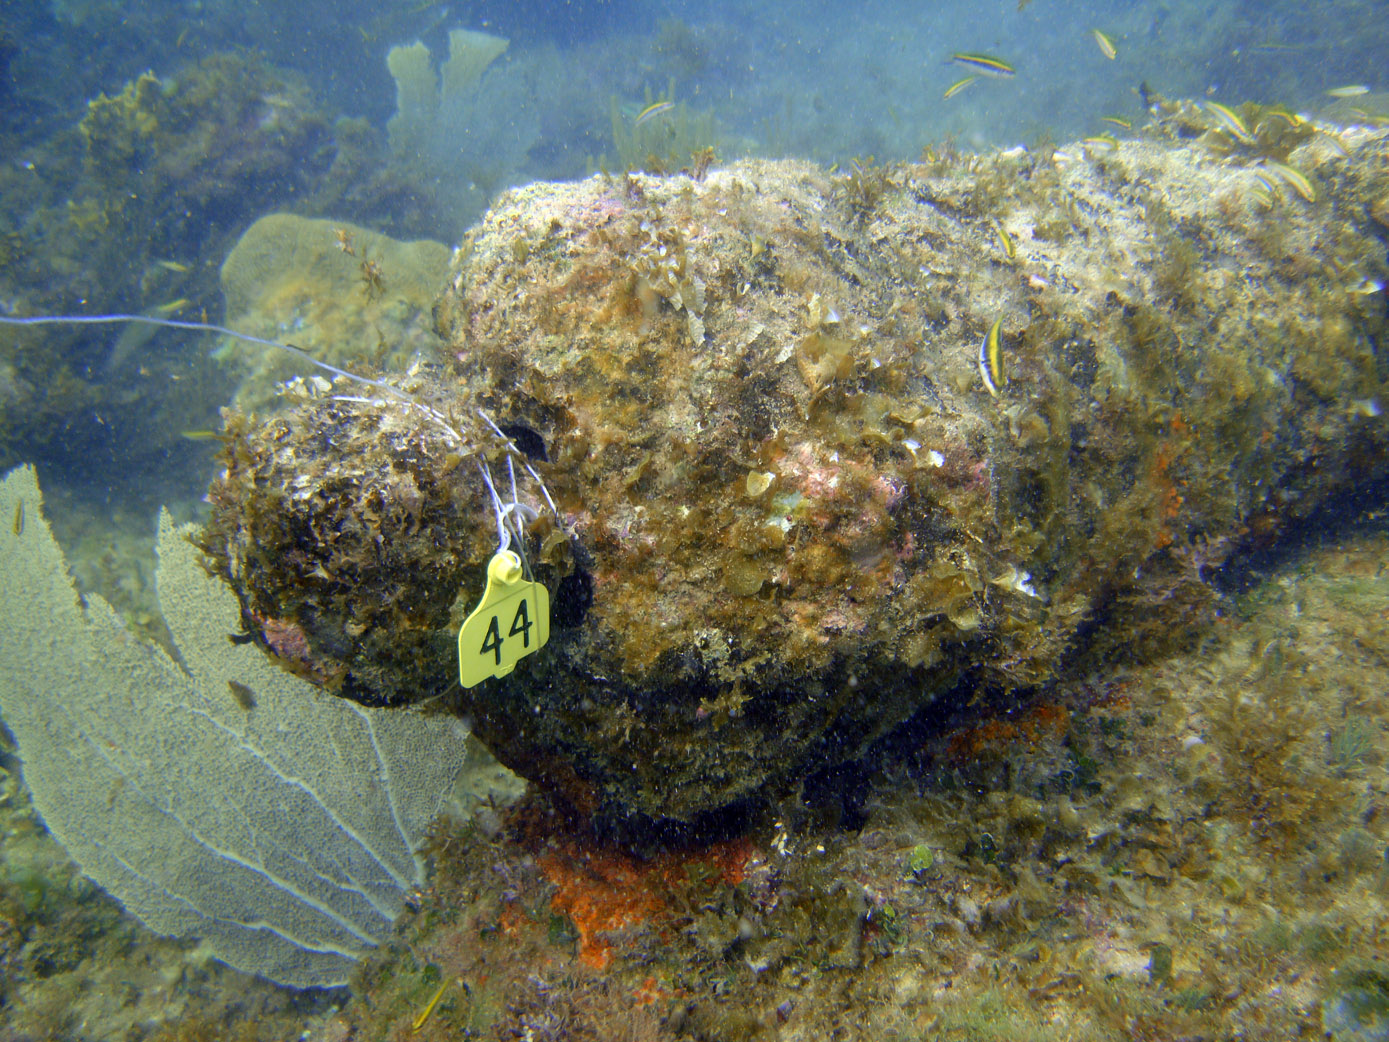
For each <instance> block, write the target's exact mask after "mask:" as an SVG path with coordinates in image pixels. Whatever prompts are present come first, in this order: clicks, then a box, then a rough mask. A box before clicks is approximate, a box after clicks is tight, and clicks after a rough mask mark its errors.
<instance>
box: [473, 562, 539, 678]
mask: <svg viewBox="0 0 1389 1042" xmlns="http://www.w3.org/2000/svg"><path fill="white" fill-rule="evenodd" d="M549 639H550V591H549V590H547V589H545V585H544V584H543V583H538V582H529V581H527V580H526V578H525V574H524V572H523V570H522V568H521V559H520V558H519V557H517V556H516V554H515V553H513V552H512V551H510V550H498V551H497V552H496V553H495V554H493V555H492V560H491V561H489V562H488V563H487V589H486V591H485V592H484V593H483V595H482V600H481V602H479V604H478V606H477V607H476V608H474V609H473V613H472V614H471V615H469V616H468V619H467V621H466V622H464V623H463V628H462V629H460V630H459V631H458V682H459V683H460V684H462V685H463V686H464V687H474V686H475V685H477V684H480V683H482V682H483V681H484V680H486V679H487V678H488V677H504V676H506V675H507V674H508V673H510V672H511V671H512V670H513V669H515V668H516V663H517V662H519V661H520V660H521V659H522V658H524V657H525V656H527V655H529V654H531V653H533V652H536V651H539V650H540V649H541V648H543V647H544V646H545V642H546V641H547V640H549Z"/></svg>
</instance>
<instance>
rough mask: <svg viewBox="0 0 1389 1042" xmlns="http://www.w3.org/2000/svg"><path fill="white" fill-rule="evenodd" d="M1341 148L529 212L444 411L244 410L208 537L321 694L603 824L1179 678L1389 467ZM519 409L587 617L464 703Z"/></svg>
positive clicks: (386, 399)
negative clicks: (1146, 663)
mask: <svg viewBox="0 0 1389 1042" xmlns="http://www.w3.org/2000/svg"><path fill="white" fill-rule="evenodd" d="M1309 135H1310V136H1306V137H1305V138H1303V139H1300V140H1299V142H1298V143H1297V144H1296V148H1295V149H1294V148H1292V146H1291V145H1289V149H1291V150H1285V151H1286V154H1284V153H1283V152H1280V153H1279V154H1278V157H1279V159H1280V160H1286V163H1285V164H1283V165H1282V166H1281V167H1280V166H1279V165H1278V164H1276V163H1274V161H1273V160H1272V159H1271V158H1270V157H1265V156H1261V155H1258V154H1256V153H1253V152H1249V153H1248V154H1245V153H1241V152H1239V151H1238V150H1236V151H1234V152H1231V151H1230V150H1229V149H1219V148H1213V147H1211V143H1210V142H1209V141H1205V140H1202V141H1179V140H1176V138H1177V137H1178V136H1179V135H1177V134H1175V133H1174V134H1173V135H1172V137H1173V140H1164V139H1162V136H1161V134H1160V133H1151V134H1150V136H1149V137H1147V138H1145V139H1143V140H1134V141H1123V142H1114V141H1111V140H1105V141H1103V142H1100V143H1098V144H1094V145H1085V146H1081V145H1077V146H1074V147H1072V148H1068V149H1066V150H1059V149H1058V150H1046V151H1040V152H1038V151H1026V150H1022V149H1018V150H1013V151H1010V152H1003V153H997V154H993V155H987V156H975V155H956V154H953V153H950V154H929V155H928V156H926V157H925V158H924V159H923V161H922V162H920V163H916V164H910V165H894V166H886V167H880V166H873V165H871V164H854V165H853V167H852V169H851V170H849V171H848V172H847V173H832V172H828V171H826V170H823V169H820V168H817V167H813V166H809V165H805V164H801V163H796V162H746V163H740V164H736V165H734V166H731V167H728V168H726V169H717V170H711V171H708V172H707V173H706V172H703V171H701V172H700V173H702V174H703V176H702V178H701V179H696V178H694V177H692V176H687V175H680V176H673V177H662V178H657V177H650V176H645V175H641V174H627V175H625V176H621V177H606V176H594V177H591V178H589V179H587V180H584V181H580V182H577V183H570V184H536V185H531V186H528V187H525V188H521V189H517V190H514V191H511V192H508V193H506V194H504V195H503V196H502V197H501V198H500V199H499V200H498V201H497V203H496V205H495V206H494V207H493V208H492V209H491V210H490V211H489V212H488V214H487V215H486V217H485V218H484V219H483V221H482V222H481V224H480V225H479V226H478V227H477V228H475V229H474V230H473V231H472V232H471V233H469V235H468V236H467V237H466V239H465V241H464V242H463V244H462V246H461V247H460V248H459V249H458V251H457V253H456V255H455V257H454V260H453V269H452V271H453V274H452V278H451V283H450V288H449V289H448V290H447V292H446V293H445V295H444V297H443V299H442V300H441V301H440V303H439V305H438V306H437V307H436V309H435V320H436V324H437V326H438V332H439V333H440V335H441V337H442V338H443V341H444V343H445V344H446V352H447V353H446V355H445V356H444V357H443V358H437V357H436V358H432V359H430V360H429V363H430V364H428V365H424V366H420V367H417V368H416V370H415V371H413V372H412V373H411V374H410V375H409V376H408V377H405V378H402V379H401V380H400V381H399V385H400V387H401V388H402V389H403V390H404V391H405V392H406V393H408V394H410V395H412V396H413V397H414V398H415V399H417V400H419V401H425V402H428V403H430V406H431V408H432V409H433V410H436V412H437V416H435V415H431V414H428V413H426V411H425V410H424V409H422V408H420V407H418V406H416V405H414V404H411V403H408V402H405V401H403V400H401V399H398V398H396V397H393V396H391V395H387V394H377V393H376V392H374V391H372V390H371V389H370V388H368V389H367V391H366V392H365V393H363V392H361V391H360V390H352V389H350V385H347V384H345V383H344V384H339V385H338V387H337V389H336V393H335V394H330V395H324V396H318V397H306V398H305V400H303V401H300V402H298V403H296V404H293V405H292V406H291V407H290V408H288V409H287V410H286V411H284V412H282V413H280V414H278V415H276V416H273V417H271V418H270V419H269V420H268V421H265V422H252V421H250V420H249V419H247V418H246V417H243V416H238V415H232V416H230V417H229V420H228V433H229V435H230V438H229V439H228V445H227V450H226V453H225V460H226V466H227V469H226V472H225V474H224V475H223V476H222V477H221V478H220V479H219V480H218V481H217V482H216V483H215V484H214V487H213V490H212V502H213V505H214V512H213V518H212V520H211V522H210V523H209V525H208V527H207V530H206V532H205V535H204V539H203V545H204V548H205V550H206V551H207V552H208V553H209V555H210V558H211V560H212V562H213V566H214V567H215V568H216V569H217V570H218V571H219V572H220V573H221V574H223V575H224V576H226V577H227V579H228V580H229V581H230V582H231V583H232V585H233V586H234V587H235V588H236V590H237V592H238V595H239V596H240V598H241V601H242V604H243V609H244V618H245V620H246V624H247V628H248V630H249V631H250V632H251V633H252V635H253V636H254V637H255V638H256V639H257V640H258V641H259V642H261V643H262V644H263V645H264V646H265V647H267V648H268V649H269V650H270V651H272V652H273V653H275V654H277V655H278V656H279V657H280V658H281V659H282V661H284V662H285V663H286V664H287V665H289V666H291V667H292V668H295V669H296V670H298V671H300V672H301V673H303V674H305V675H308V676H312V677H315V678H316V679H318V680H319V681H320V682H322V683H324V684H325V685H326V686H328V687H330V688H332V689H334V690H336V691H338V692H339V693H341V694H343V695H345V696H347V697H353V698H357V699H360V700H363V701H369V702H377V703H403V702H412V701H418V700H423V699H431V698H435V697H437V696H441V695H446V696H447V701H448V702H449V703H450V704H452V705H454V706H456V708H457V709H458V710H459V711H461V712H465V713H467V714H468V715H469V716H470V718H471V719H472V721H473V726H474V728H475V731H476V733H477V734H478V735H479V736H480V737H481V738H482V739H483V740H484V741H485V742H486V743H487V745H488V746H489V748H490V749H491V750H492V751H493V752H494V753H495V754H496V755H497V756H498V758H499V759H500V760H501V761H502V762H503V763H505V764H506V765H507V766H509V767H511V768H513V769H514V770H516V771H517V772H519V773H520V774H522V775H523V776H525V777H527V778H530V779H532V780H534V781H537V782H539V783H540V784H542V785H544V786H545V787H546V788H548V789H549V790H551V791H552V792H554V793H556V794H558V795H559V796H560V797H562V798H563V799H564V800H565V801H567V802H568V803H569V804H570V805H571V806H573V807H574V808H577V809H578V810H579V811H581V812H583V813H585V814H591V815H597V816H598V817H599V818H600V819H602V820H612V821H638V820H641V819H675V820H677V821H684V822H690V821H695V820H698V819H699V818H700V817H701V816H702V815H705V814H707V813H710V812H715V811H718V810H720V809H722V808H727V807H730V806H734V805H738V804H740V803H742V802H744V801H747V800H749V799H753V798H756V797H758V796H760V795H761V794H764V793H765V792H768V791H774V790H776V789H777V788H785V787H788V786H791V785H794V784H796V783H797V782H798V781H800V780H801V779H802V778H803V777H804V776H805V774H806V772H807V770H808V769H809V768H810V767H811V766H812V765H815V766H825V765H827V764H833V763H835V762H840V761H843V760H847V759H850V758H854V757H858V756H861V755H862V754H863V753H864V752H865V751H866V750H868V749H870V748H871V746H872V743H874V742H875V741H876V740H878V739H879V738H881V737H882V736H883V735H885V734H886V733H887V732H889V731H890V730H891V729H893V728H895V727H896V726H898V725H899V724H901V723H902V722H903V721H906V720H908V719H909V718H912V717H914V716H920V715H923V714H924V715H928V716H929V715H930V714H932V713H938V714H940V715H941V716H944V715H945V714H946V713H947V711H948V709H949V708H950V707H951V706H952V705H954V704H957V703H958V702H959V701H961V700H967V699H970V698H985V699H995V700H997V699H1005V698H1009V697H1011V694H1010V693H1013V692H1020V691H1025V690H1028V689H1031V688H1035V687H1037V686H1038V685H1044V684H1047V683H1049V682H1051V681H1053V680H1055V679H1056V678H1057V676H1058V673H1059V671H1060V670H1061V669H1062V668H1063V666H1064V665H1065V664H1066V663H1068V662H1071V661H1074V659H1075V658H1076V656H1077V655H1080V654H1084V655H1087V656H1090V661H1097V660H1106V658H1107V659H1108V660H1111V661H1112V660H1113V658H1114V657H1116V656H1126V657H1134V656H1142V655H1146V654H1151V653H1155V652H1169V651H1173V650H1177V649H1180V648H1181V647H1182V646H1183V645H1184V644H1185V643H1186V642H1187V640H1188V639H1189V637H1190V635H1191V634H1192V633H1193V632H1195V631H1196V630H1197V629H1198V628H1199V626H1200V625H1201V624H1202V623H1204V622H1206V621H1208V620H1209V618H1210V617H1211V615H1212V614H1213V611H1214V608H1215V605H1216V603H1217V600H1218V598H1217V596H1216V594H1215V593H1214V592H1213V591H1212V589H1211V586H1210V584H1209V581H1208V580H1209V579H1210V578H1211V576H1212V574H1213V573H1214V572H1215V571H1216V570H1218V569H1219V568H1221V567H1222V566H1223V565H1226V564H1227V563H1228V562H1230V561H1232V560H1234V559H1236V556H1237V555H1247V554H1249V553H1250V552H1252V551H1257V550H1261V549H1264V548H1266V547H1268V546H1270V545H1273V544H1274V543H1276V541H1277V540H1278V539H1279V538H1280V537H1281V536H1282V535H1283V534H1284V533H1286V532H1287V531H1288V529H1289V528H1290V526H1294V525H1297V524H1299V523H1302V522H1305V521H1306V520H1308V519H1309V518H1313V517H1316V516H1318V512H1319V511H1321V512H1328V511H1331V512H1334V511H1335V510H1336V509H1338V504H1339V503H1340V502H1341V500H1342V497H1346V496H1349V495H1351V494H1352V493H1355V492H1356V491H1357V490H1359V491H1361V492H1363V491H1364V490H1365V489H1366V488H1367V487H1372V486H1373V485H1375V483H1377V482H1379V481H1381V480H1382V478H1383V476H1384V464H1385V458H1386V457H1385V449H1386V427H1385V423H1384V420H1383V418H1382V417H1381V415H1380V414H1381V411H1382V406H1384V405H1386V404H1389V388H1386V386H1385V382H1386V375H1389V371H1387V370H1386V364H1385V358H1384V355H1383V352H1382V344H1383V338H1384V335H1385V329H1386V303H1385V296H1384V293H1383V290H1382V286H1383V282H1384V280H1385V276H1386V264H1385V237H1386V235H1389V228H1386V224H1385V221H1386V215H1389V203H1386V200H1387V199H1389V164H1387V163H1386V162H1385V157H1386V140H1387V138H1386V135H1385V134H1384V133H1383V132H1370V131H1367V130H1363V129H1356V128H1347V129H1345V130H1343V131H1342V132H1340V133H1339V136H1337V137H1336V138H1335V139H1334V141H1333V140H1332V138H1331V135H1330V134H1328V133H1320V132H1319V133H1315V134H1310V132H1309ZM1280 169H1281V170H1287V169H1292V170H1293V172H1294V173H1296V174H1299V175H1301V176H1302V177H1304V178H1305V181H1306V188H1307V189H1308V190H1309V192H1310V198H1309V197H1307V194H1306V193H1303V192H1302V189H1301V188H1298V189H1297V190H1296V191H1294V190H1293V182H1292V181H1288V180H1287V179H1286V176H1285V175H1283V174H1281V173H1277V171H1279V170H1280ZM1275 174H1277V176H1275ZM1280 178H1281V180H1280ZM1275 181H1277V182H1278V183H1279V184H1281V185H1283V186H1284V187H1282V188H1279V187H1277V186H1275V187H1274V188H1273V189H1272V190H1270V188H1269V185H1270V184H1272V183H1273V182H1275ZM386 278H387V279H389V273H386ZM991 337H992V338H993V340H994V344H993V345H992V348H993V349H992V350H990V348H991V345H990V339H991ZM343 395H348V396H357V397H360V398H363V399H369V400H362V401H343V400H341V396H343ZM479 410H482V411H484V412H485V413H486V414H487V416H488V417H489V418H491V419H493V420H494V421H495V422H496V423H497V424H498V425H500V427H501V428H502V429H503V430H505V431H506V432H507V433H508V434H509V435H510V436H511V438H512V439H513V440H514V442H515V445H516V447H517V448H518V449H521V450H524V451H525V452H526V453H527V454H528V455H531V456H532V460H531V466H532V467H534V469H535V470H536V472H537V473H538V474H539V475H540V477H541V478H542V479H543V481H544V483H545V487H546V488H547V489H548V492H549V494H550V495H551V496H552V497H553V500H554V502H555V504H556V506H557V507H558V518H546V516H545V515H546V514H547V513H548V510H547V508H546V505H545V503H544V501H543V498H542V497H541V496H540V494H539V489H538V488H537V487H536V483H535V482H534V481H532V480H530V479H529V477H525V476H524V475H523V480H522V481H521V488H522V492H521V495H522V499H523V500H524V501H525V502H527V503H528V504H529V505H531V506H534V507H535V508H537V509H538V510H539V511H540V512H541V515H542V521H541V522H540V523H538V524H537V525H535V526H533V527H532V539H531V546H530V562H531V563H532V564H533V565H534V566H535V569H536V574H537V578H539V579H540V580H542V581H544V582H546V583H547V585H548V586H549V587H550V592H551V598H552V601H553V604H554V620H553V622H554V625H553V632H552V635H551V638H550V642H549V645H548V646H547V647H546V648H545V649H544V650H543V651H542V652H541V653H539V654H536V655H533V656H531V657H529V658H526V659H524V660H522V662H521V664H520V665H519V666H518V667H517V669H516V671H515V672H514V673H513V674H511V675H510V676H507V677H505V678H502V679H493V680H488V681H485V682H484V683H482V684H481V685H479V686H477V687H474V688H471V689H467V690H463V691H461V692H460V691H458V690H457V688H456V686H455V685H456V680H455V678H456V676H457V664H456V659H455V656H456V646H455V641H456V634H457V631H458V627H459V625H460V623H461V621H462V619H463V618H464V616H465V615H466V613H467V612H468V611H469V610H470V609H471V607H472V606H473V604H475V603H476V602H477V600H478V598H479V597H480V596H481V593H482V586H483V579H484V572H485V568H486V564H487V560H488V558H489V557H490V555H491V553H492V551H493V550H494V549H495V545H496V530H495V522H494V512H493V509H492V506H491V504H490V501H489V499H488V497H487V494H486V490H485V486H484V483H483V480H482V478H481V477H480V473H479V463H481V462H483V461H486V462H488V463H490V466H491V469H492V472H493V474H494V475H495V476H496V477H497V480H498V484H499V488H500V490H501V491H502V493H503V495H504V496H505V497H506V498H510V495H511V493H510V487H509V486H508V485H507V483H506V478H505V474H506V467H507V463H506V460H507V455H508V451H509V450H508V449H507V448H505V447H504V446H503V444H502V441H501V439H499V438H497V437H496V436H495V435H493V434H491V433H490V428H489V427H488V426H487V425H486V423H484V422H483V421H482V420H480V419H479V418H478V411H479ZM512 451H514V450H512ZM542 455H543V457H544V458H543V460H542V458H541V457H542ZM516 469H517V473H518V474H520V473H521V470H520V468H519V467H518V468H516Z"/></svg>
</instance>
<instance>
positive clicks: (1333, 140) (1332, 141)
mask: <svg viewBox="0 0 1389 1042" xmlns="http://www.w3.org/2000/svg"><path fill="white" fill-rule="evenodd" d="M1319 133H1320V134H1321V140H1323V141H1325V142H1326V143H1327V144H1328V145H1330V146H1331V150H1332V151H1333V152H1335V153H1336V154H1337V155H1338V156H1340V157H1341V158H1342V159H1345V158H1346V157H1347V156H1349V155H1350V152H1349V151H1348V150H1347V149H1346V143H1345V142H1344V141H1342V140H1341V136H1340V135H1339V134H1335V133H1333V132H1332V131H1330V130H1323V131H1319Z"/></svg>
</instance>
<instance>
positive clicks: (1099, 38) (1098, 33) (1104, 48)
mask: <svg viewBox="0 0 1389 1042" xmlns="http://www.w3.org/2000/svg"><path fill="white" fill-rule="evenodd" d="M1090 35H1091V36H1093V37H1094V38H1095V44H1096V45H1097V46H1098V47H1099V49H1100V53H1101V54H1103V55H1104V56H1105V57H1106V58H1108V59H1109V60H1110V61H1113V60H1114V59H1115V58H1117V57H1119V48H1118V47H1116V46H1115V45H1114V37H1112V36H1110V35H1109V33H1107V32H1104V31H1103V30H1101V29H1091V30H1090Z"/></svg>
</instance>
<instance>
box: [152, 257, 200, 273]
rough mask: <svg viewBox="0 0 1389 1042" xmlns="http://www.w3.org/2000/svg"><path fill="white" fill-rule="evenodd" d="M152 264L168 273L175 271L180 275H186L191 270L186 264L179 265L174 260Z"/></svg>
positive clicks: (158, 261)
mask: <svg viewBox="0 0 1389 1042" xmlns="http://www.w3.org/2000/svg"><path fill="white" fill-rule="evenodd" d="M154 263H156V264H158V265H159V266H160V267H161V268H165V269H167V270H169V271H176V272H178V273H179V274H180V275H187V274H188V272H189V271H190V270H191V269H190V268H189V267H188V265H187V264H180V263H179V262H178V261H175V260H157V261H155V262H154Z"/></svg>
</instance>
